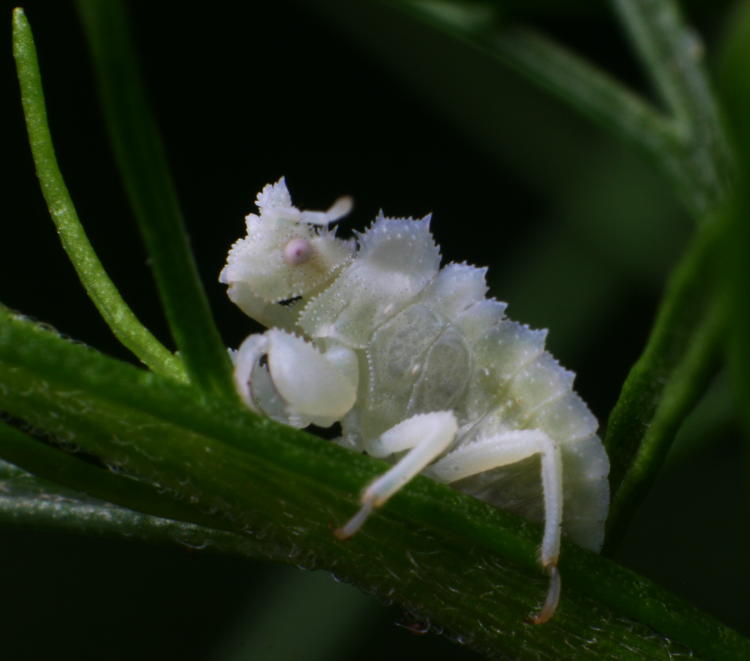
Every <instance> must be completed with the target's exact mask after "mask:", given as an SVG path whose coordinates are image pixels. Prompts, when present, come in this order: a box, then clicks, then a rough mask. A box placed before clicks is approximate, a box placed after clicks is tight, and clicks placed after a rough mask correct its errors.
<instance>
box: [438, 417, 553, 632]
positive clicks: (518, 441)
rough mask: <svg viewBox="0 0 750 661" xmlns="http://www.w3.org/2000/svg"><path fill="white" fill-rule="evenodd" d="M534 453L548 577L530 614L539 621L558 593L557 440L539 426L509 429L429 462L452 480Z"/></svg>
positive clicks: (441, 475)
mask: <svg viewBox="0 0 750 661" xmlns="http://www.w3.org/2000/svg"><path fill="white" fill-rule="evenodd" d="M535 454H539V455H540V456H541V464H542V492H543V497H544V536H543V538H542V547H541V550H540V561H541V564H542V566H543V567H544V568H545V569H546V570H547V573H548V574H549V577H550V585H549V590H548V592H547V598H546V600H545V602H544V605H543V606H542V609H541V610H540V611H539V613H537V614H536V615H535V616H534V617H533V618H532V619H533V621H534V622H535V623H537V624H541V623H543V622H546V621H547V620H549V618H551V617H552V615H553V614H554V612H555V609H556V608H557V602H558V599H559V596H560V574H559V572H558V571H557V558H558V556H559V554H560V528H561V525H562V509H563V492H562V460H561V457H560V448H559V446H558V444H557V443H556V442H555V441H554V440H553V439H551V438H550V437H549V436H547V434H545V433H544V432H543V431H541V430H538V429H519V430H514V431H508V432H505V433H502V434H498V435H496V436H492V437H490V438H486V439H481V440H479V441H475V442H473V443H469V444H468V445H463V446H461V447H459V448H457V449H456V450H454V451H453V452H450V453H449V454H447V455H445V456H444V457H442V458H441V459H440V460H439V461H437V462H436V463H435V464H434V465H433V466H431V467H430V470H429V474H430V475H431V476H432V477H434V478H436V479H438V480H440V481H441V482H455V481H457V480H461V479H463V478H465V477H470V476H472V475H476V474H477V473H483V472H485V471H488V470H492V469H493V468H499V467H501V466H507V465H508V464H514V463H517V462H519V461H522V460H523V459H526V458H527V457H530V456H532V455H535Z"/></svg>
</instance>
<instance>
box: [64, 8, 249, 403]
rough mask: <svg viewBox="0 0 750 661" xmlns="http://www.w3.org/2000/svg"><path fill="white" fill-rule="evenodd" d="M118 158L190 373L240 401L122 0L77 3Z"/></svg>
mask: <svg viewBox="0 0 750 661" xmlns="http://www.w3.org/2000/svg"><path fill="white" fill-rule="evenodd" d="M77 6H78V9H79V12H80V15H81V18H82V21H83V26H84V29H85V34H86V37H87V39H88V42H89V47H90V49H91V53H92V60H93V62H94V68H95V72H96V75H97V81H98V84H99V91H100V95H101V99H102V106H103V109H104V115H105V118H106V120H107V126H108V129H109V132H110V137H111V141H112V145H113V147H114V153H115V157H116V159H117V163H118V165H119V168H120V171H121V173H122V177H123V180H124V183H125V189H126V191H127V193H128V196H129V197H130V201H131V205H132V207H133V210H134V212H135V216H136V219H137V220H138V224H139V226H140V230H141V234H142V235H143V238H144V241H145V243H146V247H147V249H148V252H149V255H150V257H151V263H152V266H153V269H154V275H155V277H156V283H157V286H158V288H159V293H160V295H161V299H162V304H163V306H164V310H165V312H166V315H167V319H168V321H169V325H170V328H171V330H172V335H173V336H174V338H175V341H176V343H177V348H178V349H179V352H180V355H181V357H182V359H183V361H184V363H185V367H186V369H187V371H188V374H189V376H190V379H191V380H192V381H193V382H195V383H196V384H198V385H199V386H201V387H202V388H203V389H205V390H206V391H207V392H211V393H214V394H218V395H221V396H222V397H224V398H226V399H230V400H231V399H235V398H236V394H235V391H234V387H233V385H232V381H231V376H230V360H229V355H228V354H227V351H226V348H225V347H224V345H223V344H222V342H221V338H220V336H219V333H218V331H217V329H216V326H215V324H214V321H213V317H212V316H211V311H210V308H209V305H208V299H207V298H206V294H205V291H204V290H203V286H202V285H201V282H200V279H199V276H198V270H197V268H196V265H195V260H194V258H193V255H192V252H191V250H190V244H189V241H188V236H187V232H186V230H185V226H184V221H183V219H182V213H181V211H180V208H179V204H178V201H177V194H176V192H175V189H174V184H173V183H172V179H171V176H170V174H169V168H168V166H167V160H166V155H165V153H164V147H163V146H162V143H161V140H160V138H159V132H158V128H157V124H156V121H155V120H154V117H153V116H152V113H151V111H150V109H149V106H148V102H147V100H146V98H147V97H146V92H145V90H144V89H143V86H142V83H141V79H140V75H139V72H138V64H137V62H138V60H137V57H136V55H135V52H134V49H133V46H132V38H131V35H130V29H129V24H128V19H127V14H126V11H125V8H124V7H123V5H122V3H121V2H120V1H119V0H80V1H79V2H78V3H77Z"/></svg>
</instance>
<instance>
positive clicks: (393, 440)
mask: <svg viewBox="0 0 750 661" xmlns="http://www.w3.org/2000/svg"><path fill="white" fill-rule="evenodd" d="M457 431H458V423H457V422H456V416H455V415H453V413H452V412H451V411H435V412H433V413H421V414H418V415H414V416H412V417H411V418H407V419H406V420H404V421H402V422H400V423H398V424H397V425H394V426H393V427H391V428H390V429H389V430H387V431H386V432H384V433H383V434H382V435H381V436H380V437H379V438H378V439H376V440H375V441H374V442H372V443H370V444H369V446H368V452H369V453H370V454H371V455H373V456H375V457H387V456H388V455H391V454H394V453H396V452H403V451H404V450H409V452H408V453H407V454H406V455H404V456H403V457H402V458H401V459H400V460H399V461H398V463H396V465H395V466H393V468H391V469H390V470H388V471H386V472H385V473H384V474H383V475H381V476H380V477H378V478H376V479H375V480H374V481H373V482H371V483H370V484H369V485H368V486H367V487H366V488H365V489H364V491H363V492H362V496H361V498H360V502H361V503H362V507H361V508H360V510H359V511H358V512H357V513H356V514H355V515H354V516H353V517H352V518H351V519H350V520H349V521H348V522H347V523H346V524H345V525H344V526H342V527H341V528H339V529H338V530H337V531H336V535H337V536H338V537H339V538H342V539H345V538H347V537H351V536H352V535H353V534H354V533H355V532H357V530H359V529H360V528H361V527H362V524H363V523H364V522H365V521H366V520H367V517H368V516H369V515H370V513H371V512H372V511H373V509H374V508H376V507H380V506H381V505H382V504H383V503H385V501H387V500H388V499H389V498H390V497H391V496H392V495H393V494H394V493H396V492H397V491H398V490H399V489H401V487H403V486H404V485H405V484H406V483H407V482H408V481H409V480H411V479H412V478H413V477H414V476H415V475H417V474H419V473H420V472H422V471H423V470H424V469H425V467H427V466H429V465H430V464H431V463H432V462H433V461H434V460H435V458H436V457H439V456H440V455H441V454H442V453H443V452H445V449H446V448H447V447H448V446H449V445H450V444H451V443H452V442H453V440H454V439H455V437H456V432H457Z"/></svg>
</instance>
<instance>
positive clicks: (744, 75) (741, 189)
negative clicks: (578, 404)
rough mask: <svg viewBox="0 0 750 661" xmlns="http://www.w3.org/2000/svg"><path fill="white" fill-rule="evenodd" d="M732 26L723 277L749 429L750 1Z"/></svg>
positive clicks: (736, 381)
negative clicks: (735, 164) (730, 166)
mask: <svg viewBox="0 0 750 661" xmlns="http://www.w3.org/2000/svg"><path fill="white" fill-rule="evenodd" d="M727 27H728V30H727V33H726V35H725V40H724V44H723V51H722V53H721V54H720V55H721V61H720V63H721V78H720V80H721V85H722V97H723V100H724V105H725V107H726V111H727V114H728V116H729V120H730V125H731V127H730V128H731V132H732V136H733V138H734V142H735V144H736V148H737V153H738V158H739V161H740V178H739V181H738V185H737V187H736V195H735V197H734V199H733V200H732V205H731V207H730V209H729V210H728V212H727V218H728V222H727V226H726V227H727V231H726V235H725V240H724V243H723V248H724V250H725V253H726V255H727V259H726V260H725V262H724V265H725V269H724V275H725V281H724V282H725V283H726V294H727V307H728V312H729V322H730V335H729V358H730V367H731V373H732V381H733V385H734V389H735V392H736V398H737V401H738V405H739V406H738V409H739V411H740V415H741V416H743V420H744V422H745V429H746V431H747V433H750V80H748V67H749V66H750V3H748V2H740V3H738V4H737V6H736V9H735V11H734V13H733V14H732V15H730V17H729V19H728V20H727Z"/></svg>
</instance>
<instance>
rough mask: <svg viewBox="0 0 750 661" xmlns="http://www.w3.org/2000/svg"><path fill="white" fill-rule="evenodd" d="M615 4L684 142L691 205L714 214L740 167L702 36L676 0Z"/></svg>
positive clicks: (619, 0) (631, 0)
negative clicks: (708, 70)
mask: <svg viewBox="0 0 750 661" xmlns="http://www.w3.org/2000/svg"><path fill="white" fill-rule="evenodd" d="M612 1H613V6H614V8H615V10H616V12H617V14H618V15H619V17H620V19H621V21H622V23H623V25H624V26H625V28H626V30H627V31H628V33H629V35H630V37H631V40H632V42H633V44H634V45H635V47H636V50H637V52H638V54H639V55H640V57H641V60H642V62H643V64H644V66H645V69H646V71H647V73H648V74H649V75H650V77H651V79H652V80H653V82H654V85H655V87H656V89H657V92H658V93H659V94H660V96H661V97H662V99H663V101H664V103H665V104H666V106H667V108H668V109H669V111H670V112H671V113H672V115H673V118H674V119H673V122H674V125H675V128H676V129H677V131H678V132H679V134H680V136H681V139H682V141H683V143H684V154H683V163H682V166H681V167H682V169H683V179H684V181H685V183H686V184H688V185H689V186H690V187H691V188H690V189H686V190H685V191H684V192H685V193H688V194H690V207H691V208H692V209H693V211H694V215H696V217H697V218H698V219H703V218H705V217H707V216H710V215H711V214H713V213H714V212H715V211H716V208H717V207H718V206H719V205H720V204H721V203H722V202H723V201H724V199H725V198H726V196H727V193H728V192H729V189H730V183H731V180H732V173H733V170H734V168H733V164H732V157H731V153H730V150H729V146H728V143H727V140H726V136H725V135H724V131H723V127H722V123H721V121H720V113H719V111H718V108H717V105H716V102H715V100H714V95H713V93H712V91H711V88H710V85H709V83H708V78H707V76H706V74H705V71H704V69H703V66H702V64H701V61H702V58H703V45H702V43H701V41H700V38H699V36H698V35H697V34H696V33H695V32H694V31H693V30H692V29H690V28H689V27H688V26H687V25H686V24H685V21H684V19H683V17H682V16H681V14H680V11H679V9H678V7H677V4H676V3H675V2H673V1H672V0H612ZM691 190H692V193H691Z"/></svg>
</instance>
